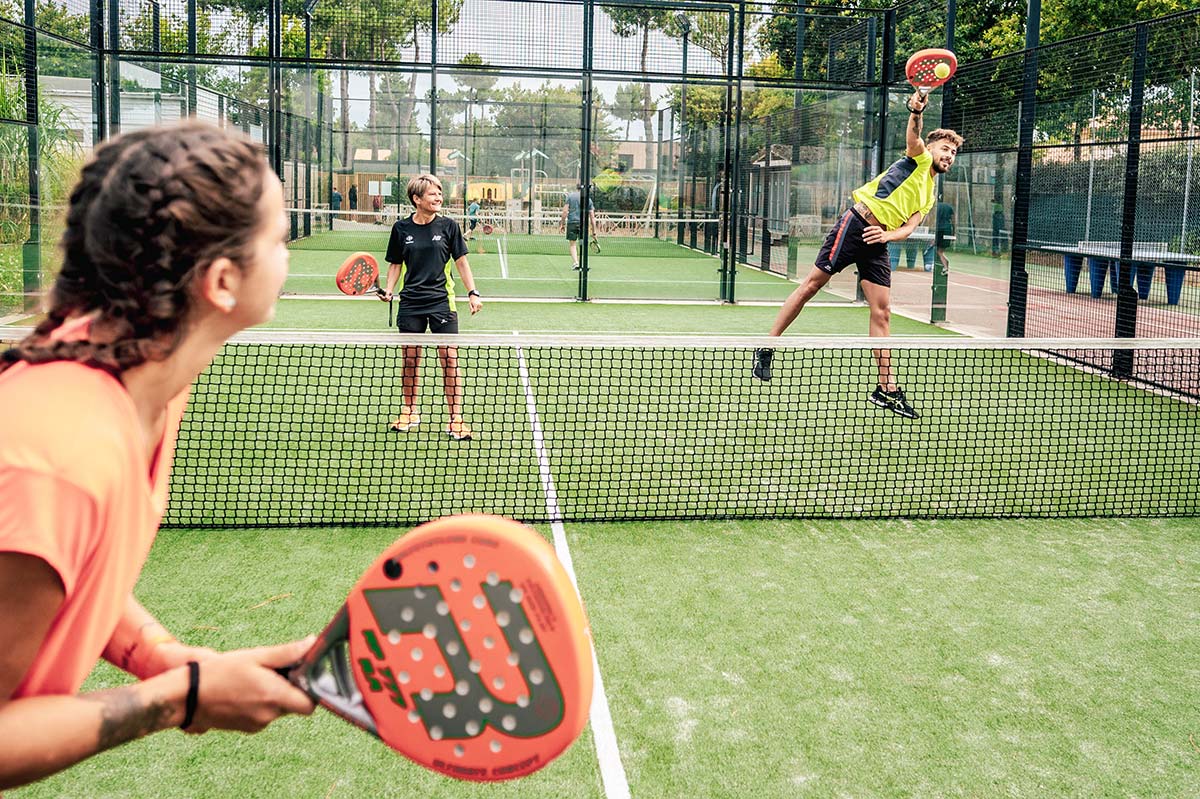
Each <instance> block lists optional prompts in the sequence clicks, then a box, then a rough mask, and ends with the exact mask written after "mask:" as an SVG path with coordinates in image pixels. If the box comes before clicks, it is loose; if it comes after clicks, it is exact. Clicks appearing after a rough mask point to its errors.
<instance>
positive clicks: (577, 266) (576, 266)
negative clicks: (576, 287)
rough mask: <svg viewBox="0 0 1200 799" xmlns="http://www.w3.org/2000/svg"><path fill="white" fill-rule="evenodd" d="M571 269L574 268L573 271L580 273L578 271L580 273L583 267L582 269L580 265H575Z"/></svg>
mask: <svg viewBox="0 0 1200 799" xmlns="http://www.w3.org/2000/svg"><path fill="white" fill-rule="evenodd" d="M571 268H572V269H573V270H575V271H576V272H578V271H579V270H580V269H581V268H582V267H580V266H579V264H573V265H572V266H571Z"/></svg>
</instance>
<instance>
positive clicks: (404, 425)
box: [388, 405, 421, 433]
mask: <svg viewBox="0 0 1200 799" xmlns="http://www.w3.org/2000/svg"><path fill="white" fill-rule="evenodd" d="M420 423H421V414H419V413H417V412H416V411H414V410H413V409H411V408H409V407H408V406H407V405H403V406H401V408H400V415H399V416H397V417H396V419H395V420H394V421H393V422H392V423H391V424H390V425H388V429H389V430H391V431H392V432H393V433H407V432H408V431H409V430H413V429H415V428H416V426H417V425H419V424H420Z"/></svg>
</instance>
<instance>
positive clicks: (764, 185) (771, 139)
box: [759, 117, 775, 272]
mask: <svg viewBox="0 0 1200 799" xmlns="http://www.w3.org/2000/svg"><path fill="white" fill-rule="evenodd" d="M773 127H774V126H773V125H772V118H771V117H767V119H766V128H767V146H766V155H765V156H764V158H763V168H762V173H761V174H760V177H759V184H760V186H761V189H760V193H761V194H762V203H761V204H760V211H761V213H762V252H761V253H760V254H759V259H760V260H759V267H760V268H761V269H762V270H763V271H764V272H770V271H771V148H773V147H774V146H775V136H774V134H775V131H774V130H773V129H772V128H773Z"/></svg>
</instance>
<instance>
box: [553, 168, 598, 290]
mask: <svg viewBox="0 0 1200 799" xmlns="http://www.w3.org/2000/svg"><path fill="white" fill-rule="evenodd" d="M582 191H583V184H582V183H577V184H575V188H574V190H572V191H569V192H567V201H566V203H565V204H564V205H563V210H562V218H561V219H560V220H559V223H558V229H559V230H565V231H566V234H567V248H568V249H569V250H570V252H571V268H572V269H574V270H576V271H578V270H579V239H580V238H582V237H583V210H582V208H583V200H582V199H581V197H582V194H581V193H582ZM588 225H589V226H590V227H589V230H591V232H592V235H593V236H595V235H596V208H595V206H594V205H592V198H591V197H588Z"/></svg>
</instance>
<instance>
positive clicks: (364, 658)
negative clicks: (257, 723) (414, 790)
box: [279, 516, 592, 781]
mask: <svg viewBox="0 0 1200 799" xmlns="http://www.w3.org/2000/svg"><path fill="white" fill-rule="evenodd" d="M279 671H280V673H281V674H284V676H286V677H287V678H288V679H289V680H290V681H291V682H292V683H294V684H295V685H297V686H299V687H300V688H301V689H302V690H304V691H306V692H307V693H308V695H309V696H311V697H312V698H313V699H314V700H315V701H317V702H320V703H321V704H322V705H324V706H325V707H326V708H328V709H329V710H332V711H333V712H334V713H336V714H338V715H339V716H341V717H342V718H344V719H346V720H347V721H349V722H350V723H351V724H355V725H357V726H359V727H362V728H363V729H365V730H367V731H368V732H370V733H372V734H374V735H376V736H377V737H379V738H380V739H381V740H382V741H383V742H384V743H386V744H387V745H388V746H390V747H392V748H393V749H395V750H396V751H398V752H400V753H401V754H403V755H405V756H407V757H409V758H411V759H412V760H415V761H416V762H418V763H420V764H421V765H423V766H426V767H428V768H430V769H433V770H434V771H437V772H440V773H442V774H446V775H448V776H451V777H457V778H459V779H466V780H477V781H491V780H506V779H513V778H516V777H523V776H525V775H527V774H530V773H532V772H534V771H537V770H538V769H539V768H541V767H542V766H544V765H546V764H547V763H549V762H550V761H551V760H553V759H554V758H556V757H557V756H558V755H560V754H562V752H563V751H565V750H566V749H567V747H568V746H570V745H571V742H572V741H574V740H575V738H576V737H578V735H579V733H580V731H582V729H583V725H584V723H585V722H586V721H587V714H588V707H589V705H590V703H591V698H592V656H591V637H590V633H589V631H588V626H587V619H586V617H585V616H584V612H583V607H582V606H581V605H580V603H579V597H578V594H576V592H575V589H574V587H573V585H572V584H571V581H570V579H569V578H568V577H567V574H566V571H565V570H564V569H563V567H562V564H561V563H559V561H558V558H557V557H556V556H555V554H554V549H553V548H552V547H551V546H550V545H549V544H548V543H546V541H545V539H543V538H542V537H541V536H540V535H538V534H537V533H535V532H534V531H532V530H530V529H529V528H527V527H524V526H522V525H520V524H518V523H517V522H514V521H512V520H510V519H504V518H500V517H497V516H451V517H447V518H444V519H439V520H438V521H434V522H429V523H427V524H423V525H421V526H420V527H417V528H416V529H415V530H413V531H412V532H410V533H408V534H407V535H405V536H403V537H402V538H400V539H399V540H398V541H396V542H395V543H394V544H392V545H391V546H390V547H388V549H387V550H386V551H385V552H384V553H383V554H382V555H380V556H379V558H378V559H377V560H376V561H375V563H374V564H372V565H371V567H370V568H369V569H367V571H366V572H365V573H364V574H363V576H362V577H361V578H359V580H358V583H356V584H355V586H354V588H352V589H351V590H350V595H349V596H348V597H347V599H346V603H345V604H344V605H343V606H342V609H341V610H340V611H338V613H337V615H336V616H335V617H334V619H333V621H332V622H330V624H329V626H328V627H327V628H325V631H324V632H322V633H321V635H320V637H319V638H318V639H317V641H316V643H315V644H313V646H312V648H311V649H310V650H309V652H308V654H307V655H306V656H305V657H304V659H303V660H302V661H301V662H299V663H297V664H295V665H293V666H291V667H289V668H283V669H280V670H279Z"/></svg>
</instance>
